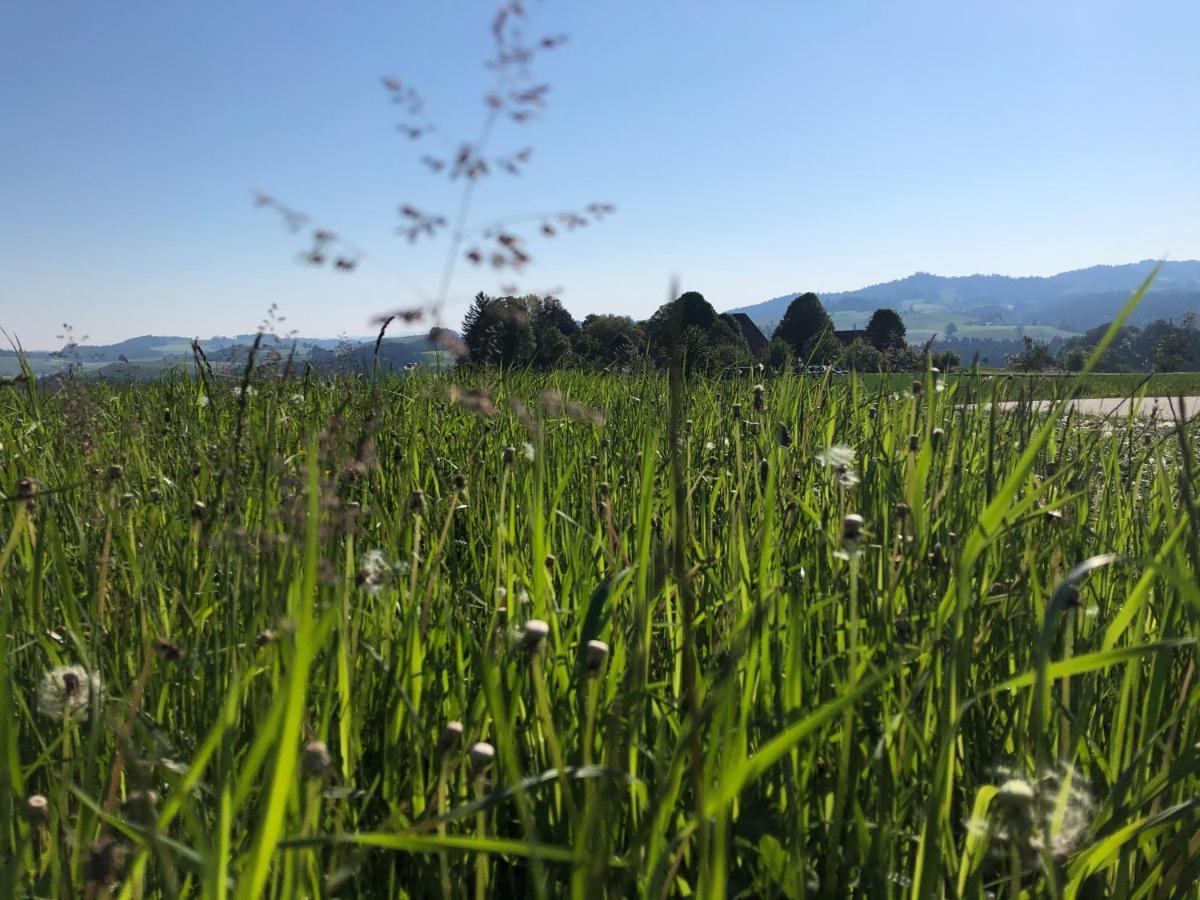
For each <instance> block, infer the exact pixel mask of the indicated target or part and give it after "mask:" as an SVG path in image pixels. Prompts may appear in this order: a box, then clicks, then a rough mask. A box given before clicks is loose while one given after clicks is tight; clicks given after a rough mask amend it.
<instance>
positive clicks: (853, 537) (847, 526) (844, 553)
mask: <svg viewBox="0 0 1200 900" xmlns="http://www.w3.org/2000/svg"><path fill="white" fill-rule="evenodd" d="M862 537H863V517H862V516H860V515H858V514H857V513H850V514H849V515H848V516H846V517H845V518H843V519H842V546H841V549H839V550H835V551H834V554H833V555H834V556H836V557H837V558H838V559H846V560H849V559H853V558H854V557H856V556H858V554H859V553H860V552H861V549H860V548H861V543H862Z"/></svg>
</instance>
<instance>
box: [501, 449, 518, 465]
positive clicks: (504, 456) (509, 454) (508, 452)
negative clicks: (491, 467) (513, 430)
mask: <svg viewBox="0 0 1200 900" xmlns="http://www.w3.org/2000/svg"><path fill="white" fill-rule="evenodd" d="M500 459H501V460H502V461H503V462H504V465H506V466H511V465H512V464H513V463H514V462H516V461H517V448H516V447H505V448H504V449H503V450H502V451H500Z"/></svg>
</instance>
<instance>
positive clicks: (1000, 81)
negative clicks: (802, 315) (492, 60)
mask: <svg viewBox="0 0 1200 900" xmlns="http://www.w3.org/2000/svg"><path fill="white" fill-rule="evenodd" d="M491 11H492V5H491V4H490V3H482V2H480V3H474V2H473V3H466V4H459V5H455V6H453V7H451V6H448V5H437V6H429V5H421V6H417V7H412V8H405V7H393V6H391V5H388V4H382V3H365V4H362V5H359V6H356V7H355V8H354V11H353V13H348V12H347V13H343V12H339V13H338V14H337V15H332V14H331V13H330V11H329V9H328V8H327V7H324V6H320V5H317V4H314V3H299V4H296V5H294V6H289V7H288V9H287V11H286V13H283V12H280V11H279V10H277V9H267V8H262V7H259V8H248V9H247V8H243V7H242V6H240V5H239V6H235V5H233V4H229V3H217V4H210V5H207V6H205V7H203V8H200V7H194V8H178V7H161V6H156V5H150V4H146V3H131V4H127V5H122V6H119V7H117V6H96V5H91V4H84V3H81V2H69V3H63V4H57V5H55V6H54V7H49V6H46V5H44V4H35V3H33V2H29V0H21V2H15V3H12V4H9V5H8V6H7V7H6V8H5V9H4V11H3V12H0V27H2V29H3V36H0V50H2V51H3V54H2V55H0V74H2V75H3V76H4V77H3V78H2V79H0V98H2V100H3V103H4V108H5V109H6V111H7V112H8V119H7V127H8V131H9V134H10V135H11V137H10V142H9V144H8V145H7V146H6V148H5V151H4V154H3V155H2V157H0V199H2V200H3V201H4V205H5V209H6V212H7V213H8V215H6V216H5V218H4V221H3V223H0V246H3V247H4V248H5V251H6V253H5V270H6V271H5V279H4V282H3V283H2V284H0V326H2V327H4V328H5V329H7V330H8V331H9V332H10V333H13V334H16V335H18V336H19V337H20V338H21V340H22V342H23V343H24V345H25V346H26V347H28V348H30V349H52V348H55V347H57V346H59V343H58V342H57V341H56V339H55V336H56V335H57V334H59V333H60V332H61V325H62V323H64V322H69V323H70V324H71V325H72V326H73V327H74V328H75V331H76V335H77V336H82V335H84V334H86V335H88V336H89V339H90V341H91V342H94V343H111V342H114V341H117V340H121V339H123V338H127V337H131V336H135V335H140V334H147V333H149V334H174V335H198V336H201V337H207V336H209V335H213V334H235V333H242V332H248V331H252V330H253V329H254V327H255V326H256V325H257V324H258V322H259V321H261V320H262V318H263V316H264V314H265V313H266V311H267V309H268V307H269V306H270V305H271V304H272V303H277V304H278V305H279V308H280V312H281V313H282V314H283V315H286V316H287V320H286V322H284V323H283V325H282V328H283V329H293V328H294V329H296V330H297V331H298V332H299V333H301V334H303V335H305V336H310V337H317V336H323V337H331V336H335V335H337V334H341V333H347V334H355V335H357V334H368V333H370V332H371V330H372V327H371V319H372V317H373V316H374V315H375V314H377V313H379V312H383V311H386V310H389V309H392V308H395V307H401V306H411V305H413V304H415V303H418V302H420V295H419V294H418V293H417V292H415V291H414V290H413V288H414V287H416V288H419V289H421V290H422V291H424V292H426V293H433V292H434V291H435V289H436V286H437V282H438V278H439V276H440V273H441V265H442V260H443V258H444V254H445V247H446V245H445V242H444V240H439V241H438V242H436V243H433V244H428V245H423V244H418V245H416V246H410V245H409V244H408V243H407V242H406V241H404V240H403V239H402V238H400V237H398V236H396V235H395V234H394V229H395V226H396V225H397V224H398V216H397V214H396V209H397V206H398V205H399V204H400V203H404V202H410V203H413V204H415V205H417V206H419V207H420V208H422V209H428V210H430V211H431V212H439V213H442V214H445V215H448V216H449V215H450V214H451V213H452V212H453V209H454V208H455V206H456V205H457V198H458V191H457V184H449V183H446V182H445V181H444V179H443V180H439V179H438V178H436V177H433V176H431V175H430V174H429V173H428V172H427V171H426V170H425V168H424V167H423V166H422V165H421V163H420V162H419V157H420V155H421V154H422V153H424V152H428V150H429V149H430V148H428V147H425V146H424V145H423V144H422V143H420V142H416V143H414V142H410V141H408V140H407V139H405V138H404V137H403V136H401V135H400V134H398V133H397V132H396V128H395V126H396V123H397V122H398V121H399V119H400V117H399V116H398V115H397V112H396V109H395V107H393V106H391V105H389V103H388V102H387V97H386V95H385V92H384V91H383V89H382V88H381V86H380V81H379V79H380V77H381V76H395V77H398V78H400V79H402V80H403V81H404V82H405V83H411V84H413V85H415V86H416V87H417V88H418V89H419V90H420V91H421V93H422V94H423V95H424V97H425V98H426V100H427V103H428V107H429V110H430V114H431V115H432V116H433V117H434V118H436V119H437V120H438V122H439V125H441V127H442V128H443V129H444V130H445V132H446V133H447V134H448V135H452V136H453V137H454V138H456V137H457V136H458V135H459V134H460V133H461V134H462V135H473V134H474V131H475V129H476V128H477V127H478V122H479V120H480V111H481V105H482V104H481V99H482V97H483V95H484V94H485V93H486V91H487V90H488V88H489V85H490V82H489V76H488V74H487V73H486V72H485V71H484V70H483V68H482V65H481V63H482V61H483V60H484V59H485V58H486V56H487V54H488V52H489V46H490V44H489V41H490V38H489V32H488V26H489V22H490V14H491ZM1198 26H1200V7H1198V6H1196V5H1195V4H1185V3H1182V2H1157V3H1151V4H1147V5H1142V6H1139V7H1138V8H1136V9H1132V8H1126V7H1124V6H1122V5H1119V4H1116V3H1099V4H1092V3H1089V4H1083V3H1071V4H1061V5H1055V6H1054V7H1053V8H1045V7H1044V6H1043V5H1041V4H1035V3H1032V2H1020V3H1015V4H1010V5H1005V6H1003V7H999V6H997V7H980V8H965V7H963V6H960V5H957V4H952V3H948V2H938V3H934V2H929V3H918V4H913V5H906V6H905V8H903V9H901V8H898V7H892V6H889V5H885V4H882V3H871V4H866V5H863V6H861V7H856V8H853V9H850V8H845V9H843V8H817V9H801V8H798V7H795V6H793V5H785V4H782V3H767V4H764V5H761V6H756V7H754V12H753V13H751V14H747V13H746V12H745V9H744V7H740V6H734V5H732V4H720V5H716V4H714V5H712V6H706V7H704V8H703V9H702V10H699V11H698V8H697V7H696V6H695V5H693V4H691V3H687V2H683V0H672V2H664V3H662V4H655V5H654V6H652V7H649V8H644V7H643V6H642V5H640V4H635V3H632V2H627V0H622V2H615V3H611V4H605V5H604V6H603V7H598V6H591V5H582V4H567V3H557V4H556V3H547V4H544V5H542V6H540V7H539V8H538V10H537V19H536V24H535V25H534V26H533V27H531V29H530V31H531V33H532V34H541V33H551V34H558V33H565V34H567V35H568V37H569V42H568V43H567V45H566V46H565V47H563V48H561V49H559V50H556V51H554V52H553V53H551V54H548V55H547V56H546V58H545V61H544V63H539V64H538V66H537V71H538V73H539V76H540V78H541V80H544V81H545V82H547V83H549V84H550V85H551V91H550V94H549V106H548V109H547V111H546V113H545V115H544V116H543V117H542V118H541V119H540V120H539V121H537V122H534V123H532V124H529V125H526V126H515V125H510V126H506V127H505V128H503V129H502V130H501V131H500V132H498V133H497V135H496V140H495V143H494V144H493V150H494V152H495V153H497V154H498V153H501V152H508V151H512V150H515V149H517V148H518V147H521V146H525V145H529V146H532V147H533V148H534V153H533V157H532V162H531V164H530V166H529V169H528V171H527V173H526V174H524V175H522V176H520V177H515V178H514V177H510V176H508V175H505V174H503V173H501V174H496V175H494V176H492V177H490V178H488V179H486V180H485V181H484V182H482V183H481V185H480V189H479V191H478V201H477V203H476V206H475V212H474V215H473V219H474V221H476V222H480V221H486V220H488V219H491V218H493V217H497V216H504V215H508V214H514V213H524V212H527V211H530V210H535V211H540V210H556V209H570V208H577V207H581V206H584V205H586V204H587V203H589V202H592V201H607V202H611V203H613V204H615V205H616V207H617V213H616V215H615V216H613V217H612V218H610V219H608V220H607V221H605V222H603V223H599V224H597V225H594V226H591V227H588V228H585V229H581V230H580V231H578V232H577V233H573V234H570V235H565V236H562V237H561V238H556V239H555V240H553V241H544V242H538V243H535V244H534V245H533V246H532V250H533V252H534V255H535V264H534V265H533V266H532V267H531V268H530V269H529V270H528V271H527V272H525V273H524V274H523V276H522V277H521V278H520V279H519V280H518V283H519V285H520V287H521V288H522V290H524V291H530V292H540V291H544V290H547V289H550V288H561V289H562V290H561V291H559V293H560V296H561V297H562V298H563V300H564V302H565V304H566V305H567V307H568V308H569V309H570V310H571V311H572V312H573V313H574V314H575V315H576V316H577V317H579V318H582V317H583V316H584V315H586V314H587V313H589V312H613V313H620V314H627V315H633V316H637V317H642V316H646V315H648V314H649V313H650V312H651V311H652V310H653V308H654V307H655V306H657V305H658V304H659V303H661V302H663V300H665V299H666V293H667V288H668V285H669V283H670V281H671V279H672V277H677V278H678V281H679V284H680V285H681V286H682V287H684V288H690V289H696V290H700V291H702V292H703V293H704V294H705V296H706V297H708V299H709V300H710V301H711V302H712V303H713V304H714V305H715V306H717V307H718V308H720V309H728V308H731V307H737V306H743V305H747V304H750V303H756V302H759V301H762V300H766V299H768V298H771V297H775V296H779V295H781V294H785V293H788V292H791V291H797V290H815V291H817V292H818V293H823V292H836V291H842V290H851V289H855V288H859V287H864V286H866V285H869V284H873V283H878V282H885V281H891V280H895V279H898V278H903V277H905V276H907V275H910V274H912V273H913V272H915V271H926V272H932V273H935V274H939V275H946V276H956V275H968V274H976V273H981V274H992V273H996V274H1006V275H1014V276H1026V275H1052V274H1056V273H1058V272H1062V271H1068V270H1072V269H1079V268H1086V267H1089V266H1092V265H1098V264H1114V265H1115V264H1122V263H1128V262H1135V261H1139V260H1142V259H1146V258H1159V257H1163V256H1165V257H1167V258H1170V259H1176V260H1182V259H1191V258H1196V257H1197V256H1200V223H1198V221H1197V218H1196V214H1195V210H1196V208H1197V201H1200V175H1198V174H1197V172H1196V169H1195V165H1194V160H1195V159H1196V158H1197V157H1198V155H1200V124H1197V123H1196V122H1195V119H1194V117H1192V116H1188V115H1186V114H1185V112H1186V110H1188V109H1190V106H1191V104H1190V100H1191V98H1192V96H1193V95H1194V93H1195V91H1196V88H1197V87H1200V62H1198V61H1197V59H1196V57H1195V55H1194V51H1193V48H1192V47H1191V35H1193V34H1195V33H1196V31H1197V27H1198ZM448 60H450V61H451V62H450V63H448ZM431 146H434V145H431ZM253 190H261V191H263V192H265V193H267V194H269V195H271V196H273V197H277V198H278V199H279V200H280V201H282V202H284V203H286V204H288V205H289V206H291V207H294V208H296V209H298V210H302V211H304V212H305V213H308V214H309V215H310V216H311V217H312V220H313V222H314V224H317V225H321V226H323V227H327V228H330V229H332V230H334V231H336V232H338V233H339V234H343V235H345V236H346V237H347V238H348V239H349V240H350V241H352V242H353V243H354V244H356V245H357V246H359V247H361V248H362V249H363V250H365V251H366V253H367V258H366V259H365V260H364V262H363V264H362V265H361V267H360V268H359V270H358V271H356V272H355V273H353V274H352V275H348V276H347V275H343V274H338V273H334V272H332V271H328V270H324V269H313V268H310V267H306V266H303V265H301V264H299V263H298V262H297V261H296V256H297V252H298V250H299V249H300V248H301V247H302V246H303V241H302V240H300V239H298V238H297V237H296V236H295V235H292V234H289V233H288V232H287V231H286V230H285V229H284V228H282V227H281V226H280V223H279V221H278V220H277V219H276V218H274V217H273V216H272V215H271V214H270V213H269V212H267V211H264V210H261V209H255V208H254V206H253V204H252V202H251V198H252V191H253ZM511 280H513V279H512V278H511V277H510V276H509V274H508V273H500V275H499V277H497V274H496V273H493V272H491V271H490V270H486V269H480V270H477V269H473V268H472V267H471V266H469V265H468V264H466V263H465V262H464V263H461V264H460V265H459V266H458V268H457V272H456V274H455V279H454V282H453V284H452V287H451V297H452V299H453V300H454V301H456V302H455V303H454V304H453V305H451V306H450V307H448V309H447V311H446V317H445V319H446V324H449V325H451V326H455V325H457V324H458V321H459V320H460V318H461V313H462V309H463V304H464V303H465V301H466V299H467V298H469V297H470V296H471V295H473V294H474V293H475V292H476V291H478V290H484V291H487V292H497V291H498V290H500V285H501V283H502V282H506V281H511Z"/></svg>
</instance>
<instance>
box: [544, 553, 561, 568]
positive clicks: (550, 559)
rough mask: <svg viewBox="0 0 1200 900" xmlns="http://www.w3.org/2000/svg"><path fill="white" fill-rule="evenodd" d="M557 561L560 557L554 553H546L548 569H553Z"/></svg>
mask: <svg viewBox="0 0 1200 900" xmlns="http://www.w3.org/2000/svg"><path fill="white" fill-rule="evenodd" d="M557 562H558V557H556V556H555V555H554V554H553V553H547V554H546V568H547V569H553V568H554V565H555V563H557Z"/></svg>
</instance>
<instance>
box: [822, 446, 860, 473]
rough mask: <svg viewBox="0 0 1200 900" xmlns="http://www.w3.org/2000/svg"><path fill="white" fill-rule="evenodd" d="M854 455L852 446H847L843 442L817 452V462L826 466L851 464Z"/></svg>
mask: <svg viewBox="0 0 1200 900" xmlns="http://www.w3.org/2000/svg"><path fill="white" fill-rule="evenodd" d="M855 455H856V454H855V452H854V450H853V448H851V447H847V446H846V445H845V444H834V445H833V446H832V447H830V448H829V449H828V450H826V451H824V452H823V453H818V454H817V462H819V463H820V464H821V465H823V466H825V467H826V468H837V467H838V466H853V465H854V457H855Z"/></svg>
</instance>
